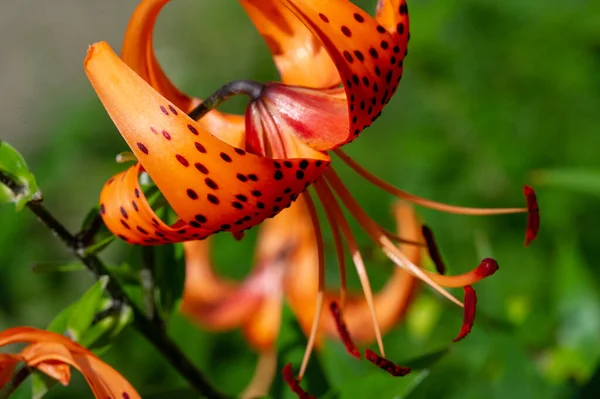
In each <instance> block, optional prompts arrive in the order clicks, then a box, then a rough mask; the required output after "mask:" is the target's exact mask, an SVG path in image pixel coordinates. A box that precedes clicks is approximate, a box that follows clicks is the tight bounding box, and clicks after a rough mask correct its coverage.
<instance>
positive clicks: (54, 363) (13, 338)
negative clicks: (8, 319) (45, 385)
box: [0, 327, 141, 399]
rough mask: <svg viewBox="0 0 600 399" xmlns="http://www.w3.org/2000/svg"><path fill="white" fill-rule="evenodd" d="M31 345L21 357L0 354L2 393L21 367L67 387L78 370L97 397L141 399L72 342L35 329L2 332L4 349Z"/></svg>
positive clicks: (98, 359)
mask: <svg viewBox="0 0 600 399" xmlns="http://www.w3.org/2000/svg"><path fill="white" fill-rule="evenodd" d="M16 343H28V345H27V346H26V347H25V348H24V349H23V350H22V351H21V352H19V353H18V354H7V353H2V354H0V389H2V388H3V387H5V386H6V385H7V384H9V383H10V381H11V378H12V375H13V373H14V371H15V370H16V368H17V367H18V365H19V364H20V363H24V364H25V367H31V368H34V369H37V370H39V371H40V372H42V373H44V374H46V375H48V376H49V377H51V378H54V379H55V380H57V381H58V382H60V383H61V384H62V385H64V386H67V385H68V384H69V381H70V380H71V369H70V367H74V368H76V369H77V370H79V372H81V373H82V374H83V376H84V377H85V379H86V381H87V383H88V384H89V386H90V388H91V390H92V392H93V393H94V396H95V397H96V398H101V399H107V398H110V399H134V398H141V396H140V395H139V394H138V393H137V392H136V390H135V389H134V388H133V387H132V386H131V384H129V382H127V380H126V379H125V378H124V377H123V376H122V375H121V374H119V373H118V372H117V371H116V370H115V369H113V368H112V367H111V366H109V365H108V364H106V363H104V362H103V361H102V360H101V359H100V358H98V357H97V356H96V355H94V354H93V353H92V352H90V351H89V350H88V349H86V348H84V347H82V346H81V345H79V344H78V343H76V342H73V341H71V340H70V339H69V338H67V337H65V336H63V335H60V334H56V333H53V332H50V331H45V330H39V329H37V328H33V327H14V328H9V329H7V330H4V331H2V332H0V346H5V345H10V344H16Z"/></svg>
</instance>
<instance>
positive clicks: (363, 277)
mask: <svg viewBox="0 0 600 399" xmlns="http://www.w3.org/2000/svg"><path fill="white" fill-rule="evenodd" d="M314 187H315V189H316V190H317V194H318V195H319V199H320V200H321V202H322V203H323V207H325V208H327V207H329V208H330V212H332V214H333V215H334V218H335V221H336V222H337V223H338V225H339V227H340V230H341V231H342V234H343V235H344V238H345V239H346V243H347V244H348V249H349V250H350V254H351V255H352V261H353V262H354V266H355V267H356V272H357V273H358V278H359V280H360V284H361V286H362V288H363V291H364V293H365V299H366V301H367V306H368V308H369V312H370V314H371V319H372V323H373V329H374V332H375V337H376V339H377V345H378V346H379V351H380V352H381V353H382V354H384V353H385V350H384V347H383V340H382V338H381V329H380V328H379V322H378V321H377V313H376V312H375V303H374V302H373V290H372V289H371V283H370V282H369V276H368V275H367V270H366V268H365V264H364V262H363V259H362V256H361V254H360V250H359V249H358V244H357V243H356V239H355V238H354V235H353V234H352V230H351V229H350V225H349V224H348V221H347V220H346V217H345V216H344V213H343V212H342V209H341V208H340V206H339V204H338V203H337V201H336V199H335V196H334V195H333V193H332V192H331V190H330V189H329V186H328V185H327V184H326V183H325V181H324V180H323V179H319V180H317V182H316V183H315V185H314Z"/></svg>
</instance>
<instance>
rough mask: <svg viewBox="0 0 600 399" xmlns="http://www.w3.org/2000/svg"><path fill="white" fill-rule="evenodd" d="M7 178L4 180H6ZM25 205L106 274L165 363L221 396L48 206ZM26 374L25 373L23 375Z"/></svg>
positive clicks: (203, 390)
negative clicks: (87, 252)
mask: <svg viewBox="0 0 600 399" xmlns="http://www.w3.org/2000/svg"><path fill="white" fill-rule="evenodd" d="M5 180H6V181H5ZM0 183H2V184H4V185H6V186H7V187H9V188H10V189H11V190H12V189H13V188H18V187H19V186H18V184H17V183H16V182H15V181H14V180H13V179H12V178H11V177H10V176H8V175H6V174H2V173H0ZM27 207H28V208H29V209H30V210H31V211H32V212H33V213H34V214H35V215H36V216H37V218H38V220H39V221H40V222H42V223H43V224H45V225H46V226H47V227H48V228H49V229H50V231H51V232H52V233H53V234H54V235H55V236H56V237H57V238H58V239H59V240H61V241H62V242H63V243H64V244H65V245H66V247H67V248H68V249H69V250H70V252H71V253H72V254H73V255H74V256H75V257H76V258H77V259H79V260H80V261H81V262H82V263H83V264H84V265H85V266H86V267H87V268H88V269H89V270H90V271H91V272H92V273H93V274H94V275H95V276H96V278H100V277H101V276H108V278H109V280H108V284H107V286H106V290H107V291H108V292H109V293H110V295H111V296H112V298H113V299H115V300H117V301H119V302H121V303H123V304H127V305H128V306H129V307H131V309H132V312H133V316H134V318H133V323H134V327H135V329H136V330H137V331H138V332H139V333H140V334H142V335H143V336H144V337H145V338H146V339H147V340H148V341H149V342H150V343H151V344H152V345H153V346H154V347H155V348H156V349H157V350H158V351H159V352H160V353H161V354H162V355H163V357H164V358H165V359H166V360H167V361H168V363H169V364H170V365H171V366H172V367H173V368H174V369H175V370H177V371H178V372H179V374H181V376H182V377H183V378H185V379H186V380H187V381H188V382H189V384H190V385H191V386H192V387H194V389H196V390H197V391H198V392H199V393H200V394H202V395H203V396H205V397H207V398H224V397H225V396H224V395H223V394H221V393H220V392H218V391H217V390H216V389H215V388H213V387H212V386H211V385H210V383H209V382H208V380H207V378H206V377H205V376H204V374H203V373H202V372H200V370H198V369H197V368H196V366H194V364H193V363H192V362H191V361H190V360H189V359H188V358H187V356H186V355H185V354H184V353H183V352H182V351H181V349H180V348H179V347H178V346H177V345H176V344H175V343H174V342H173V341H172V340H171V339H170V338H169V337H168V336H167V334H166V332H165V331H164V329H162V328H161V327H160V324H159V323H156V322H155V321H154V320H152V319H150V318H149V317H148V316H146V314H145V313H144V312H143V311H142V310H141V309H140V308H139V306H138V305H137V304H136V303H135V302H134V301H133V300H131V298H129V296H128V295H127V294H126V293H125V291H124V290H123V288H122V287H121V285H120V284H119V281H118V280H117V278H116V277H115V276H114V275H113V274H112V273H111V272H110V270H109V269H108V268H107V267H106V265H104V263H103V262H102V261H101V260H100V259H99V258H98V257H97V256H96V255H95V254H86V253H85V250H84V248H83V245H81V244H82V243H80V242H79V240H77V238H76V237H75V236H74V235H73V234H71V233H70V232H69V231H68V230H67V229H66V228H65V227H64V226H63V225H62V224H61V223H60V222H59V221H58V220H57V219H56V218H55V217H54V216H53V215H52V214H51V213H50V212H48V210H47V209H46V208H45V207H44V206H43V205H42V204H41V202H38V201H30V202H28V203H27ZM26 377H27V376H24V378H26Z"/></svg>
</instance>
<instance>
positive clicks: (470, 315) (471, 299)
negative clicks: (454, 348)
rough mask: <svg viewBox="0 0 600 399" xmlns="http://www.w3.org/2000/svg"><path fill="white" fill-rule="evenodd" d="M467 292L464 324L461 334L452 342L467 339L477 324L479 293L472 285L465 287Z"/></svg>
mask: <svg viewBox="0 0 600 399" xmlns="http://www.w3.org/2000/svg"><path fill="white" fill-rule="evenodd" d="M463 289H464V291H465V311H464V315H463V324H462V326H461V328H460V334H458V336H457V337H456V338H454V339H453V340H452V342H458V341H460V340H461V339H463V338H464V337H466V336H467V335H468V334H469V333H470V332H471V328H472V327H473V323H474V322H475V309H476V305H477V293H475V290H474V289H473V287H471V286H470V285H466V286H464V287H463Z"/></svg>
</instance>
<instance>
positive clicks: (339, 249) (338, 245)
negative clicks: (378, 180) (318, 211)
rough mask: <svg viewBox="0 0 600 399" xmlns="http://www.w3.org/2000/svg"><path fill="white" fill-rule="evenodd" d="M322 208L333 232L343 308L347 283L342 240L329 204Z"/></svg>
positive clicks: (342, 306)
mask: <svg viewBox="0 0 600 399" xmlns="http://www.w3.org/2000/svg"><path fill="white" fill-rule="evenodd" d="M323 209H324V210H325V215H326V217H327V222H328V223H329V226H330V227H331V233H332V234H333V241H334V243H335V252H336V257H337V262H338V267H339V270H340V307H341V308H342V309H344V305H345V303H346V295H347V292H348V289H347V287H348V285H347V281H346V280H347V279H346V257H345V256H344V243H343V241H342V237H341V235H340V228H339V226H338V224H337V221H336V219H335V215H334V213H333V212H332V210H331V208H330V207H329V206H325V204H323Z"/></svg>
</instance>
